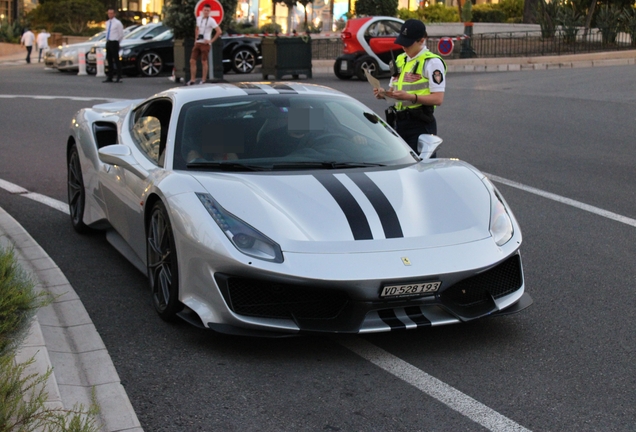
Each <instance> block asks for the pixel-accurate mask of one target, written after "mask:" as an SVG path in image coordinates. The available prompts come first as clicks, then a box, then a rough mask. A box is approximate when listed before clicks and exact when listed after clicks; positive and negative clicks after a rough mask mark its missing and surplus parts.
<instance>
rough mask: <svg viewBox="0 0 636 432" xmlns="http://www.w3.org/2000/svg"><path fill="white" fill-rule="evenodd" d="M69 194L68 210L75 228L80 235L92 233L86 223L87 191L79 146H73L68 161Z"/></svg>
mask: <svg viewBox="0 0 636 432" xmlns="http://www.w3.org/2000/svg"><path fill="white" fill-rule="evenodd" d="M67 169H68V171H67V183H66V184H67V192H68V209H69V213H70V215H71V223H72V224H73V228H74V229H75V231H77V232H78V233H80V234H86V233H88V232H90V231H92V230H91V229H90V228H89V227H88V226H87V225H86V224H85V223H84V210H85V208H86V189H84V177H83V176H82V165H81V163H80V159H79V152H78V151H77V145H76V144H73V146H72V147H71V151H70V152H69V155H68V161H67Z"/></svg>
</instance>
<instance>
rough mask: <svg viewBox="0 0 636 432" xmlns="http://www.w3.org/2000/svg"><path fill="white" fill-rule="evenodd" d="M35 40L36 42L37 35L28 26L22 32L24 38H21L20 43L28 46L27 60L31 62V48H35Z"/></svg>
mask: <svg viewBox="0 0 636 432" xmlns="http://www.w3.org/2000/svg"><path fill="white" fill-rule="evenodd" d="M33 42H35V35H34V34H33V32H32V31H31V30H29V29H28V28H27V29H25V31H24V33H23V34H22V38H21V39H20V45H22V46H24V47H26V50H27V56H26V62H27V63H31V50H32V49H33Z"/></svg>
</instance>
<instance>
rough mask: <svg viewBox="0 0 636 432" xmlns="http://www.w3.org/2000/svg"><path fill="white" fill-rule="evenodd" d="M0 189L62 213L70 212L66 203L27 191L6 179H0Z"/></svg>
mask: <svg viewBox="0 0 636 432" xmlns="http://www.w3.org/2000/svg"><path fill="white" fill-rule="evenodd" d="M0 189H4V190H6V191H7V192H9V193H12V194H16V195H21V196H23V197H25V198H29V199H31V200H33V201H37V202H39V203H41V204H45V205H47V206H49V207H52V208H54V209H55V210H59V211H61V212H62V213H66V214H70V212H69V209H68V204H66V203H65V202H62V201H59V200H56V199H54V198H51V197H48V196H46V195H42V194H39V193H35V192H29V191H28V190H26V189H24V188H23V187H21V186H18V185H17V184H14V183H10V182H8V181H6V180H2V179H0Z"/></svg>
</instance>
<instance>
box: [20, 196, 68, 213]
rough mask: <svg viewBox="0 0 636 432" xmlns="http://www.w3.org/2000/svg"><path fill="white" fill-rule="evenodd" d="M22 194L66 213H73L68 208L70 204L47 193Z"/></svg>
mask: <svg viewBox="0 0 636 432" xmlns="http://www.w3.org/2000/svg"><path fill="white" fill-rule="evenodd" d="M22 196H23V197H26V198H29V199H32V200H33V201H37V202H39V203H42V204H45V205H47V206H49V207H52V208H54V209H55V210H59V211H61V212H62V213H66V214H67V215H70V214H71V213H70V211H69V209H68V204H66V203H65V202H62V201H59V200H56V199H53V198H50V197H47V196H46V195H42V194H39V193H35V192H29V193H26V194H23V195H22Z"/></svg>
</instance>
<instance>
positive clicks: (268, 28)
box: [261, 23, 283, 34]
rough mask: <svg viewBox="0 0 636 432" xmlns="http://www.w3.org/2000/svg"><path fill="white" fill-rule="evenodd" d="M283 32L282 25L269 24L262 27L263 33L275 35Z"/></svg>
mask: <svg viewBox="0 0 636 432" xmlns="http://www.w3.org/2000/svg"><path fill="white" fill-rule="evenodd" d="M282 31H283V28H282V27H281V26H280V24H276V23H267V24H263V25H262V26H261V33H269V34H274V33H281V32H282Z"/></svg>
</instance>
